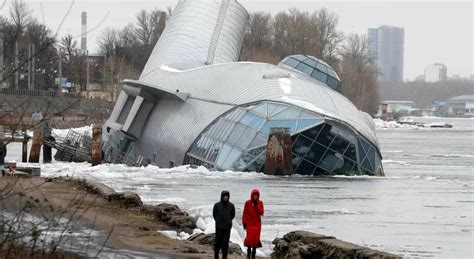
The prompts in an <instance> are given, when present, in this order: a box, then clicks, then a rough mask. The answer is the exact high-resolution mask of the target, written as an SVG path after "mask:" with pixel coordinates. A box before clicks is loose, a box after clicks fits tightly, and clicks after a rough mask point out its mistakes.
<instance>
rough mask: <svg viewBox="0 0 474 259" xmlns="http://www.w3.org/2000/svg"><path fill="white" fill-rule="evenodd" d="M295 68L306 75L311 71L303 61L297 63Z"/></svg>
mask: <svg viewBox="0 0 474 259" xmlns="http://www.w3.org/2000/svg"><path fill="white" fill-rule="evenodd" d="M296 69H297V70H299V71H301V72H303V73H305V74H307V75H311V73H313V68H312V67H310V66H308V65H306V64H305V63H299V64H298V65H297V66H296Z"/></svg>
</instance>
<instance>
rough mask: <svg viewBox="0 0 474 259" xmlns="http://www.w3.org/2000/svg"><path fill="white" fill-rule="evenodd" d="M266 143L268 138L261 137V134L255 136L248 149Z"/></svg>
mask: <svg viewBox="0 0 474 259" xmlns="http://www.w3.org/2000/svg"><path fill="white" fill-rule="evenodd" d="M267 141H268V137H266V136H263V135H262V134H260V133H259V134H257V135H256V136H255V138H254V139H253V141H252V142H251V143H250V147H257V146H261V145H266V144H267Z"/></svg>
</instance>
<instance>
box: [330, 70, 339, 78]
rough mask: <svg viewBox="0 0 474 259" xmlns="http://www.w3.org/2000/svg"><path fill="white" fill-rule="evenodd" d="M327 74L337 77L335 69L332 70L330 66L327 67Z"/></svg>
mask: <svg viewBox="0 0 474 259" xmlns="http://www.w3.org/2000/svg"><path fill="white" fill-rule="evenodd" d="M328 74H329V75H330V76H332V77H334V78H337V74H336V71H334V70H333V69H332V68H329V69H328Z"/></svg>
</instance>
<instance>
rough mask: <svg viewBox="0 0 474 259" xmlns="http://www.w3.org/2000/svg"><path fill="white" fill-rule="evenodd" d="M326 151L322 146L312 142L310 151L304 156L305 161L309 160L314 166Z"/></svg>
mask: <svg viewBox="0 0 474 259" xmlns="http://www.w3.org/2000/svg"><path fill="white" fill-rule="evenodd" d="M326 149H327V148H326V147H324V146H322V145H321V144H318V143H316V142H314V143H313V145H312V146H311V150H310V151H309V152H308V154H307V155H306V159H308V160H310V161H311V162H313V163H315V164H318V163H319V161H320V160H321V158H322V157H323V156H324V153H326Z"/></svg>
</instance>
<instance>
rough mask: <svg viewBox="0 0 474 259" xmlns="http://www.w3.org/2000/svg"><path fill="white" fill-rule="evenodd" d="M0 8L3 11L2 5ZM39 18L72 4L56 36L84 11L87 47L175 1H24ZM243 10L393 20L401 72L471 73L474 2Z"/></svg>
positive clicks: (72, 28) (355, 21)
mask: <svg viewBox="0 0 474 259" xmlns="http://www.w3.org/2000/svg"><path fill="white" fill-rule="evenodd" d="M9 2H10V1H8V0H7V4H6V6H5V7H4V8H2V9H1V10H0V13H1V14H2V15H7V14H8V5H9ZM26 2H28V3H29V4H30V6H31V8H32V10H33V15H34V16H35V17H37V19H38V20H39V21H40V22H44V23H45V24H46V25H47V26H49V27H50V28H52V29H54V30H56V29H57V28H58V26H59V25H60V24H61V20H62V19H63V17H64V16H65V14H66V12H67V10H68V8H69V6H70V5H71V3H72V8H71V11H70V13H69V15H67V17H66V18H65V21H64V23H63V25H62V27H61V28H60V30H59V36H62V35H65V34H68V33H71V34H72V35H75V36H78V38H77V39H78V40H79V35H80V33H81V25H80V19H81V12H82V11H87V12H88V28H89V29H92V31H91V32H90V34H89V38H88V48H89V50H90V51H91V52H96V51H97V37H98V36H99V35H100V33H101V31H103V29H105V28H106V27H117V28H121V27H123V26H125V25H126V24H127V23H129V22H134V21H135V14H136V13H137V12H138V11H139V10H140V9H146V10H150V9H153V8H160V9H163V10H165V9H166V7H168V6H172V7H173V6H174V5H175V4H176V3H177V0H140V1H132V0H125V1H124V0H116V1H112V0H76V1H70V0H44V1H40V0H26ZM239 2H240V3H242V5H243V6H244V7H246V8H247V10H248V11H250V12H252V11H269V12H272V13H276V12H278V11H281V10H286V9H288V8H290V7H297V8H299V9H301V10H307V11H312V10H316V9H319V8H321V7H326V8H327V9H329V10H330V11H332V12H334V13H336V14H337V15H338V16H339V29H340V30H341V31H343V32H344V33H346V34H348V33H366V32H367V28H370V27H378V26H380V25H394V26H401V27H404V28H405V64H404V66H405V67H404V77H405V78H406V79H409V80H413V79H414V78H415V77H416V76H418V75H421V74H423V71H424V68H425V66H426V65H427V64H431V63H435V62H438V63H444V64H446V65H447V67H448V75H453V74H457V75H461V76H466V77H467V76H470V75H471V74H474V52H473V45H474V33H473V29H474V25H473V24H474V20H473V13H474V4H473V2H472V1H458V2H456V1H354V0H346V1H316V0H240V1H239Z"/></svg>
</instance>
